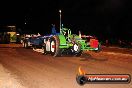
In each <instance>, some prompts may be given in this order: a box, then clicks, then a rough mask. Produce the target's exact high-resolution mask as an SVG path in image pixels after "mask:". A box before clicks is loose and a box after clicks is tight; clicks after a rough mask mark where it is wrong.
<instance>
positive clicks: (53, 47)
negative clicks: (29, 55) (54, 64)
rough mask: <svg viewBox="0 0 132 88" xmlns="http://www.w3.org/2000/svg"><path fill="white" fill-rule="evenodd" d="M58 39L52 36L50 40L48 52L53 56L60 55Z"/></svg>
mask: <svg viewBox="0 0 132 88" xmlns="http://www.w3.org/2000/svg"><path fill="white" fill-rule="evenodd" d="M59 45H60V40H59V37H58V36H53V37H52V38H51V40H50V52H51V55H52V56H53V57H56V56H60V55H61V49H60V48H59Z"/></svg>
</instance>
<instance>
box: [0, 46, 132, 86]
mask: <svg viewBox="0 0 132 88" xmlns="http://www.w3.org/2000/svg"><path fill="white" fill-rule="evenodd" d="M120 51H121V50H117V49H116V52H114V50H111V49H105V50H104V51H103V52H100V53H94V52H87V53H89V54H90V55H89V56H88V57H85V60H82V58H80V57H71V56H64V57H56V58H53V57H52V56H50V55H47V56H45V55H42V54H41V53H37V52H34V51H32V50H31V49H23V48H0V64H2V65H3V66H4V67H5V68H6V69H8V70H9V72H10V74H12V75H14V76H17V78H16V79H17V80H18V81H19V82H20V83H21V84H22V85H24V86H25V87H26V88H132V83H130V84H86V85H84V86H79V85H78V84H77V83H76V80H75V78H76V74H77V73H78V67H79V66H82V68H83V69H84V70H85V71H86V72H87V73H89V74H94V73H96V74H100V73H106V74H107V73H115V74H121V73H122V74H130V75H132V54H131V51H130V52H129V53H127V51H126V52H125V53H124V52H123V53H124V54H123V53H122V52H120ZM111 52H112V53H111ZM83 58H84V57H83Z"/></svg>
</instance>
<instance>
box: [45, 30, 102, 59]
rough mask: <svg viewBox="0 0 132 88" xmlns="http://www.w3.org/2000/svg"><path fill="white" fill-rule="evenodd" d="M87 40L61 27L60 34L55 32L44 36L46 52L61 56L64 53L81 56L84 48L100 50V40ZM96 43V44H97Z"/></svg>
mask: <svg viewBox="0 0 132 88" xmlns="http://www.w3.org/2000/svg"><path fill="white" fill-rule="evenodd" d="M90 43H91V44H89V42H87V40H86V39H82V37H80V36H79V35H76V34H71V30H70V29H68V28H61V30H60V33H59V34H54V35H51V36H47V37H45V38H44V46H43V50H44V54H48V53H50V54H51V55H52V56H54V57H56V56H61V55H63V54H64V53H66V54H72V55H74V56H81V54H82V52H83V51H84V50H94V51H99V47H100V46H99V43H98V41H94V40H93V41H90ZM95 44H96V45H95Z"/></svg>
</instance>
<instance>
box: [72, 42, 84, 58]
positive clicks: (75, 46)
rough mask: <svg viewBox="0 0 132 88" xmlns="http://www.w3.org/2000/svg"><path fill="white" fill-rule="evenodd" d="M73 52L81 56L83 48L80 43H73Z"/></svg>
mask: <svg viewBox="0 0 132 88" xmlns="http://www.w3.org/2000/svg"><path fill="white" fill-rule="evenodd" d="M72 50H73V53H74V55H75V56H81V55H82V50H81V44H80V43H74V44H73V49H72Z"/></svg>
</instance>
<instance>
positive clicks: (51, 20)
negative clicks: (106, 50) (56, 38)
mask: <svg viewBox="0 0 132 88" xmlns="http://www.w3.org/2000/svg"><path fill="white" fill-rule="evenodd" d="M130 1H131V0H129V1H128V0H35V1H34V0H30V1H29V0H21V1H20V0H17V1H16V0H15V1H13V0H3V1H1V2H0V25H6V24H15V25H16V26H17V28H21V30H22V31H26V30H27V31H32V32H41V34H47V33H50V32H51V24H55V25H56V27H57V29H58V27H59V9H61V10H62V23H63V24H64V26H65V27H68V28H70V29H71V30H72V31H74V33H78V31H79V30H81V31H82V33H83V34H91V35H96V36H98V37H100V38H103V37H105V38H121V37H122V38H124V37H126V36H127V37H128V34H129V35H130V36H131V38H132V30H131V29H132V5H131V2H130ZM25 22H26V24H25ZM58 31H59V30H58Z"/></svg>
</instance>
